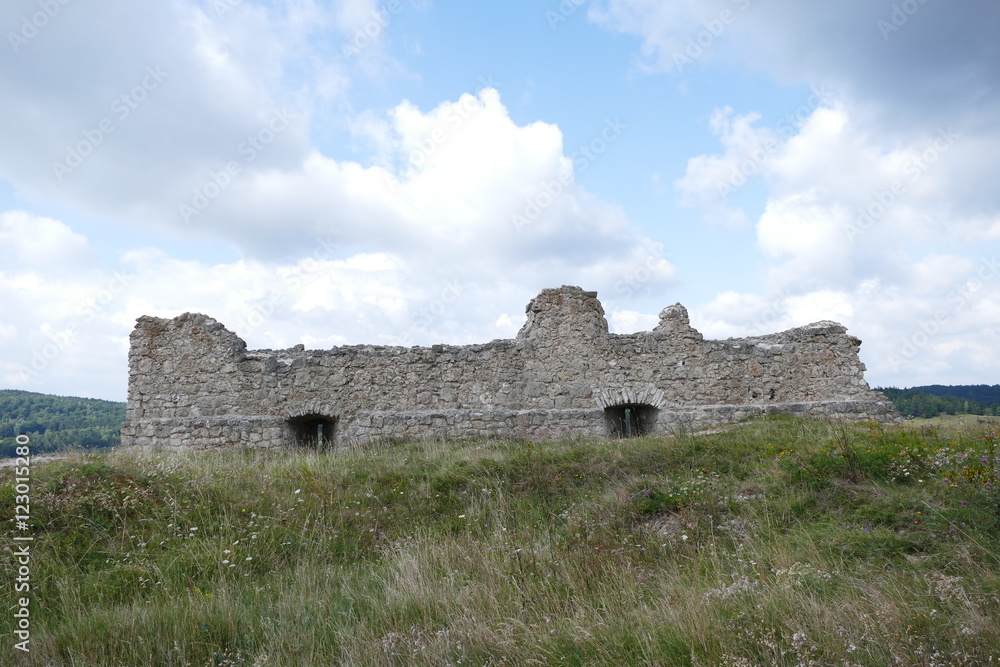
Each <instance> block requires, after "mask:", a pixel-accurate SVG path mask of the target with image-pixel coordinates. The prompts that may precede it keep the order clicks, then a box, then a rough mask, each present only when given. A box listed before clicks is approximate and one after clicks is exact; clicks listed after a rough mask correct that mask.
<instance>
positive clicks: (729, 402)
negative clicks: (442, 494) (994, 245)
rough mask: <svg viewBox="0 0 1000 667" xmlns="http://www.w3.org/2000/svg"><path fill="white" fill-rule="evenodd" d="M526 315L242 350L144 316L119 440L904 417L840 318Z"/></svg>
mask: <svg viewBox="0 0 1000 667" xmlns="http://www.w3.org/2000/svg"><path fill="white" fill-rule="evenodd" d="M527 313H528V318H527V322H526V323H525V325H524V327H523V328H522V329H521V331H520V332H519V333H518V335H517V337H516V338H515V339H513V340H495V341H493V342H491V343H486V344H481V345H467V346H454V345H434V346H432V347H429V348H427V347H409V348H406V347H383V346H371V345H351V346H343V347H338V348H334V349H332V350H306V349H305V348H304V347H303V346H302V345H296V346H295V347H293V348H291V349H287V350H247V348H246V343H244V342H243V341H242V340H241V339H240V338H239V337H238V336H237V335H236V334H235V333H233V332H231V331H229V330H228V329H226V328H225V327H224V326H223V325H222V324H220V323H218V322H216V321H215V320H213V319H212V318H210V317H208V316H206V315H200V314H192V313H186V314H184V315H181V316H179V317H175V318H173V319H171V320H166V319H160V318H154V317H142V318H139V320H138V322H137V324H136V328H135V330H134V331H133V333H132V337H131V350H130V352H129V367H130V370H129V395H128V412H127V421H126V423H125V425H124V426H123V429H122V443H123V444H124V445H126V446H141V447H150V446H155V447H178V448H213V447H231V446H245V447H281V446H285V445H288V444H291V443H293V442H294V441H295V440H296V438H298V439H300V440H302V439H303V437H304V436H303V428H305V429H306V430H307V431H308V430H309V429H313V430H315V429H316V428H317V425H319V424H320V423H322V424H323V426H322V427H321V430H320V432H321V433H322V437H323V438H324V439H325V441H328V442H331V443H336V444H337V445H351V444H359V443H364V442H367V441H369V440H371V439H373V438H383V437H488V436H495V437H514V438H559V437H566V436H570V437H576V436H584V437H605V436H609V435H611V436H618V435H624V431H625V430H631V429H632V428H633V427H632V426H631V424H632V423H633V422H629V428H627V429H626V428H624V427H623V423H624V421H623V420H629V419H635V421H634V423H635V427H634V428H635V429H639V430H641V431H642V432H647V433H658V432H669V431H671V430H674V429H678V428H703V427H708V426H715V425H721V424H725V423H729V422H733V421H738V420H740V419H745V418H747V417H754V416H760V415H767V414H774V413H782V412H786V413H794V414H806V415H816V416H827V417H832V418H837V419H848V420H867V419H877V420H880V421H892V420H896V419H898V414H897V413H896V411H895V409H894V408H893V407H892V404H891V403H889V401H888V400H886V398H885V397H884V396H883V395H882V394H880V393H878V392H874V391H872V390H871V389H870V388H869V387H868V384H867V383H866V382H865V380H864V370H865V368H864V365H863V364H862V363H861V362H860V361H859V359H858V347H859V346H860V344H861V341H859V340H858V339H857V338H854V337H853V336H849V335H847V333H846V329H845V328H844V327H843V326H841V325H839V324H837V323H835V322H828V321H824V322H817V323H815V324H811V325H808V326H805V327H800V328H797V329H791V330H788V331H784V332H781V333H775V334H770V335H766V336H759V337H755V338H743V339H728V340H704V339H703V337H702V335H701V334H700V333H698V332H697V331H696V330H695V329H693V328H692V327H691V325H690V323H689V322H688V315H687V311H686V310H685V309H684V307H683V306H681V305H680V304H675V305H673V306H669V307H668V308H665V309H664V310H663V312H662V313H661V314H660V323H659V325H658V326H657V327H656V328H655V329H653V331H647V332H640V333H635V334H629V335H617V334H609V333H608V325H607V321H606V320H605V318H604V309H603V308H602V307H601V304H600V302H599V301H598V300H597V295H596V293H595V292H585V291H583V290H582V289H580V288H578V287H562V288H559V289H547V290H543V291H542V292H541V293H540V294H539V295H538V296H537V297H535V298H534V299H532V301H531V302H530V303H529V304H528V307H527ZM626 407H628V408H629V410H630V411H631V412H630V413H629V414H631V415H641V416H636V417H623V416H622V415H624V414H625V413H624V412H623V410H624V408H626ZM616 419H617V420H618V421H615V420H616ZM301 424H306V426H305V427H302V426H301Z"/></svg>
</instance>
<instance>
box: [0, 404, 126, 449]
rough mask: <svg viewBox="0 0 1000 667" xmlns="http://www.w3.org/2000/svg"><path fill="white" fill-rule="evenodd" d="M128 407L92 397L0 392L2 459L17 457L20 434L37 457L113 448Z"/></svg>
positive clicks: (119, 439) (119, 434) (0, 444)
mask: <svg viewBox="0 0 1000 667" xmlns="http://www.w3.org/2000/svg"><path fill="white" fill-rule="evenodd" d="M124 420H125V404H124V403H120V402H115V401H102V400H99V399H93V398H74V397H67V396H49V395H46V394H37V393H34V392H29V391H19V390H9V389H6V390H0V456H14V449H15V447H16V446H17V443H16V440H15V438H16V437H17V436H18V435H28V436H30V438H31V451H32V452H33V453H35V454H41V453H44V452H50V451H55V450H58V449H64V448H66V447H85V448H102V447H112V446H114V445H117V444H118V443H119V442H120V441H121V424H122V422H123V421H124Z"/></svg>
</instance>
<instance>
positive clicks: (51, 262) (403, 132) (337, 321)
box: [0, 0, 1000, 400]
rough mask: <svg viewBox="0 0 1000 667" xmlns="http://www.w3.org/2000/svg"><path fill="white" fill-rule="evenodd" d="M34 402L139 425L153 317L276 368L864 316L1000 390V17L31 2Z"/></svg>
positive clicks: (925, 3) (0, 266)
mask: <svg viewBox="0 0 1000 667" xmlns="http://www.w3.org/2000/svg"><path fill="white" fill-rule="evenodd" d="M0 27H2V28H3V31H2V32H3V33H4V34H5V38H4V44H2V45H0V90H2V93H3V104H0V388H16V389H27V390H32V391H41V392H46V393H57V394H69V395H79V396H92V397H99V398H107V399H114V400H124V398H125V394H126V386H127V351H128V335H129V332H130V331H131V329H132V326H133V324H134V322H135V319H136V318H137V317H138V316H140V315H144V314H151V315H158V316H164V317H168V316H174V315H178V314H180V313H183V312H186V311H199V312H204V313H208V314H210V315H212V316H213V317H215V318H216V319H218V320H219V321H221V322H223V323H224V324H226V325H227V326H228V327H229V328H230V329H232V330H234V331H236V332H237V333H238V334H239V335H240V336H241V337H243V338H244V339H245V340H246V341H247V342H248V344H249V345H250V346H251V347H252V348H278V347H289V346H292V345H294V344H297V343H300V342H301V343H305V344H306V346H307V347H316V348H328V347H331V346H334V345H340V344H350V343H366V342H367V343H380V344H395V345H413V344H431V343H437V342H449V343H470V342H485V341H488V340H491V339H494V338H507V337H512V336H513V335H515V334H516V332H517V330H518V329H519V327H520V326H521V324H522V323H523V321H524V306H525V304H526V303H527V302H528V300H529V299H530V298H531V297H532V296H534V295H535V294H536V293H537V292H538V291H540V290H541V289H542V288H545V287H555V286H559V285H563V284H569V285H580V286H582V287H584V288H586V289H592V290H597V291H598V293H599V297H600V298H601V300H602V301H603V303H604V306H605V310H606V311H607V313H608V320H609V322H610V324H611V328H612V331H617V332H621V333H628V332H631V331H637V330H642V329H647V328H649V327H651V326H652V325H654V324H655V323H656V320H657V317H656V316H657V313H658V312H659V310H660V309H661V308H663V307H664V306H667V305H669V304H672V303H674V302H677V301H680V302H681V303H683V304H685V305H686V306H687V307H688V309H689V310H690V312H691V319H692V324H693V325H694V326H695V327H697V328H698V329H699V330H701V331H702V332H703V333H704V334H705V335H706V337H712V338H725V337H729V336H745V335H754V334H762V333H768V332H772V331H778V330H781V329H785V328H789V327H793V326H801V325H804V324H808V323H810V322H813V321H817V320H823V319H832V320H837V321H840V322H842V323H844V324H845V325H846V326H847V327H848V328H849V331H850V332H851V333H852V334H854V335H856V336H858V337H859V338H861V339H862V340H863V341H864V344H863V346H862V351H861V355H862V359H863V361H865V363H866V364H867V366H868V374H867V377H868V380H869V382H870V383H871V384H872V385H890V386H913V385H919V384H930V383H943V384H958V383H963V384H964V383H989V384H993V383H997V382H1000V355H998V354H996V352H997V350H998V347H1000V291H998V289H997V288H998V286H1000V275H998V273H1000V264H998V257H997V255H998V254H1000V253H998V240H1000V194H998V193H1000V188H998V187H997V174H998V173H1000V90H998V88H997V80H998V78H1000V46H998V45H1000V40H997V38H996V35H997V34H998V32H1000V4H998V3H996V2H995V1H994V0H956V1H955V2H948V3H946V2H941V1H939V0H897V1H896V2H892V1H889V0H840V1H839V2H835V3H834V2H830V3H803V2H798V1H796V0H767V1H765V0H673V1H672V2H669V3H668V2H658V1H657V0H593V1H590V0H562V1H561V2H558V1H557V0H549V1H548V2H545V1H542V2H537V1H532V2H527V1H521V0H510V1H508V2H503V3H500V2H492V3H472V2H467V1H464V2H463V1H460V0H413V1H412V2H411V1H409V0H386V1H385V2H376V1H375V0H165V1H163V2H156V3H135V2H125V1H124V0H92V1H90V2H83V1H82V0H7V1H6V2H4V3H3V4H2V7H0Z"/></svg>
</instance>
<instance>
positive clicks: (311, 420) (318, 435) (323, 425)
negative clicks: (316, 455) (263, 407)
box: [288, 415, 337, 451]
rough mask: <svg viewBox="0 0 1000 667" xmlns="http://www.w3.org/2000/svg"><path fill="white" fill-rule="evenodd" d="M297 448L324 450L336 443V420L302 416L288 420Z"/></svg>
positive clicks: (320, 416) (324, 417) (316, 416)
mask: <svg viewBox="0 0 1000 667" xmlns="http://www.w3.org/2000/svg"><path fill="white" fill-rule="evenodd" d="M288 427H289V429H290V430H291V431H292V437H293V438H294V440H295V445H296V446H297V447H308V448H310V449H316V450H320V451H322V450H324V449H327V448H329V447H333V446H334V443H335V442H336V427H337V420H336V418H335V417H327V416H324V415H303V416H301V417H293V418H291V419H289V420H288Z"/></svg>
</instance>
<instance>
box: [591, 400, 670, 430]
mask: <svg viewBox="0 0 1000 667" xmlns="http://www.w3.org/2000/svg"><path fill="white" fill-rule="evenodd" d="M656 412H657V410H656V408H654V407H653V406H652V405H647V404H645V403H625V404H623V405H610V406H608V407H606V408H604V422H605V424H607V427H608V437H609V438H639V437H642V436H644V435H650V434H651V433H652V432H653V428H654V426H655V425H656Z"/></svg>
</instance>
